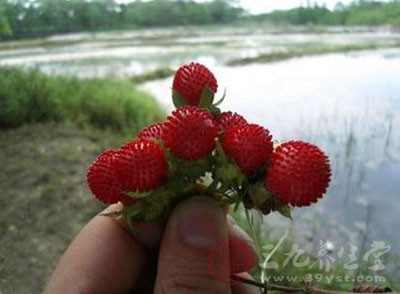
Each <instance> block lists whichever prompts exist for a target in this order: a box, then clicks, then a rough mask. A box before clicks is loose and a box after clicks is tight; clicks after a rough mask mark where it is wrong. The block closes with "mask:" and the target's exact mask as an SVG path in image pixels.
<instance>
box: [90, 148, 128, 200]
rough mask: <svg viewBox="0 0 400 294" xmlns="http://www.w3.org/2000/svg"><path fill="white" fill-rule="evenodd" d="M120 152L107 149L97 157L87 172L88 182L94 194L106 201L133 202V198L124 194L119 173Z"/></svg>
mask: <svg viewBox="0 0 400 294" xmlns="http://www.w3.org/2000/svg"><path fill="white" fill-rule="evenodd" d="M117 158H118V152H117V151H115V150H109V151H106V152H104V153H102V154H100V155H99V157H97V159H96V160H95V161H94V162H93V163H92V165H91V166H90V167H89V169H88V172H87V182H88V185H89V188H90V190H91V191H92V193H93V195H94V196H95V197H96V198H97V199H99V200H100V201H102V202H104V203H109V204H112V203H116V202H119V201H121V202H123V203H125V204H130V203H132V201H133V199H132V198H129V197H127V196H125V195H123V194H122V192H123V190H122V185H121V182H120V180H119V179H118V175H117V168H116V167H117V165H116V160H117Z"/></svg>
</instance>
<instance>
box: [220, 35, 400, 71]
mask: <svg viewBox="0 0 400 294" xmlns="http://www.w3.org/2000/svg"><path fill="white" fill-rule="evenodd" d="M388 48H400V42H398V41H397V42H393V43H389V44H377V43H364V44H349V45H315V44H314V45H312V46H302V47H299V48H292V49H288V50H286V51H272V52H268V53H264V54H260V55H257V56H254V57H247V58H237V59H231V60H228V61H227V62H226V65H228V66H240V65H246V64H252V63H269V62H278V61H282V60H287V59H292V58H300V57H304V56H314V55H323V54H330V53H345V52H355V51H363V50H377V49H388Z"/></svg>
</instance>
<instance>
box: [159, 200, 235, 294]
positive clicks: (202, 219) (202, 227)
mask: <svg viewBox="0 0 400 294" xmlns="http://www.w3.org/2000/svg"><path fill="white" fill-rule="evenodd" d="M225 242H226V244H223V243H225ZM221 244H222V246H223V247H224V248H229V244H228V224H227V221H226V217H225V214H224V212H223V210H222V208H220V207H219V206H218V204H217V203H216V202H215V201H214V200H212V199H211V198H209V197H205V196H198V197H194V198H191V199H189V200H187V201H186V202H184V203H183V204H181V205H179V206H178V207H177V208H176V209H175V210H174V211H173V213H172V215H171V217H170V219H169V222H168V224H167V227H166V229H165V232H164V237H163V240H162V242H161V248H160V256H159V260H158V273H157V280H156V285H155V293H156V294H161V293H216V294H218V293H224V294H225V293H230V286H229V283H226V282H223V281H224V280H225V281H229V274H230V273H229V263H228V264H227V265H226V268H227V269H225V270H222V272H223V275H226V276H225V277H223V279H216V278H215V277H214V276H213V275H212V273H211V272H210V270H209V268H208V266H207V258H208V255H209V253H210V251H211V250H212V249H213V248H215V246H216V245H218V246H220V245H221ZM219 254H222V255H226V256H220V257H219V258H221V260H225V261H226V260H229V250H223V251H222V252H220V253H219Z"/></svg>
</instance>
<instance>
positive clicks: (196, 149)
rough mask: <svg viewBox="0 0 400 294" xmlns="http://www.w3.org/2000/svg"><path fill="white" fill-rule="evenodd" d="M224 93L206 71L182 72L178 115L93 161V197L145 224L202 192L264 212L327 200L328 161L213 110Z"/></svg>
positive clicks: (190, 68) (176, 84)
mask: <svg viewBox="0 0 400 294" xmlns="http://www.w3.org/2000/svg"><path fill="white" fill-rule="evenodd" d="M217 88H218V84H217V80H216V78H215V77H214V75H213V73H212V72H211V71H210V70H208V69H207V68H206V67H205V66H203V65H201V64H198V63H191V64H189V65H185V66H182V67H181V68H179V69H178V71H177V72H176V74H175V76H174V79H173V85H172V90H173V101H174V104H175V106H176V107H177V109H176V110H174V111H173V112H172V113H171V114H170V115H169V116H168V118H167V120H166V121H165V122H161V123H156V124H153V125H150V126H148V127H147V128H145V129H144V130H142V131H141V132H140V133H139V135H138V137H137V138H136V139H133V140H132V141H131V142H128V143H127V144H125V145H124V146H122V147H121V148H120V149H118V150H110V151H106V152H104V153H103V154H101V155H100V156H99V157H98V158H97V159H96V160H95V161H94V163H93V164H92V165H91V166H90V168H89V170H88V173H87V180H88V184H89V187H90V189H91V191H92V193H93V194H94V196H95V197H96V198H98V199H99V200H101V201H103V202H105V203H115V202H119V201H121V202H123V203H124V204H125V208H124V209H125V212H126V213H127V215H128V216H129V217H134V218H135V217H136V218H137V219H142V220H151V219H154V218H158V217H160V216H161V215H162V213H164V212H165V211H167V210H168V208H169V207H170V206H172V205H174V204H176V202H177V201H179V199H182V198H185V197H190V196H191V195H194V194H199V193H203V194H206V195H209V196H211V197H214V198H216V199H218V200H220V201H221V202H223V203H226V204H233V203H236V204H238V203H240V202H243V203H244V204H245V206H246V207H247V208H254V209H258V210H260V211H262V212H264V213H268V212H270V211H273V210H278V211H282V208H287V207H289V205H291V206H307V205H310V204H311V203H314V202H316V201H317V200H318V198H320V197H322V195H323V194H324V193H325V192H326V189H327V187H328V184H329V181H330V176H331V171H330V166H329V160H328V158H327V156H326V155H325V154H324V153H323V152H322V151H321V150H320V149H319V148H318V147H317V146H315V145H312V144H309V143H306V142H302V141H289V142H286V143H283V144H280V145H277V146H275V147H274V144H273V141H272V136H271V134H270V132H269V131H268V130H267V129H266V128H264V127H262V126H260V125H257V124H253V123H249V122H247V121H246V119H245V118H244V117H243V116H241V115H239V114H237V113H233V112H230V111H228V112H221V111H220V110H219V109H218V108H217V105H218V103H215V104H213V100H214V94H215V93H216V91H217Z"/></svg>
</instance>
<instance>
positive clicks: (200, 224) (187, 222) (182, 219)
mask: <svg viewBox="0 0 400 294" xmlns="http://www.w3.org/2000/svg"><path fill="white" fill-rule="evenodd" d="M176 213H177V221H178V232H179V235H180V237H181V238H182V242H183V243H184V244H185V245H187V246H189V247H191V248H198V249H211V248H213V247H214V246H215V245H216V244H217V243H218V242H219V241H221V240H223V239H224V238H227V237H228V226H227V223H226V218H225V215H224V212H223V210H222V209H221V208H220V207H219V206H218V204H217V203H216V202H215V201H214V200H212V199H210V198H208V197H206V196H198V197H193V198H191V199H189V200H187V201H186V202H184V203H183V204H182V205H181V206H179V207H178V208H177V211H176Z"/></svg>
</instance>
